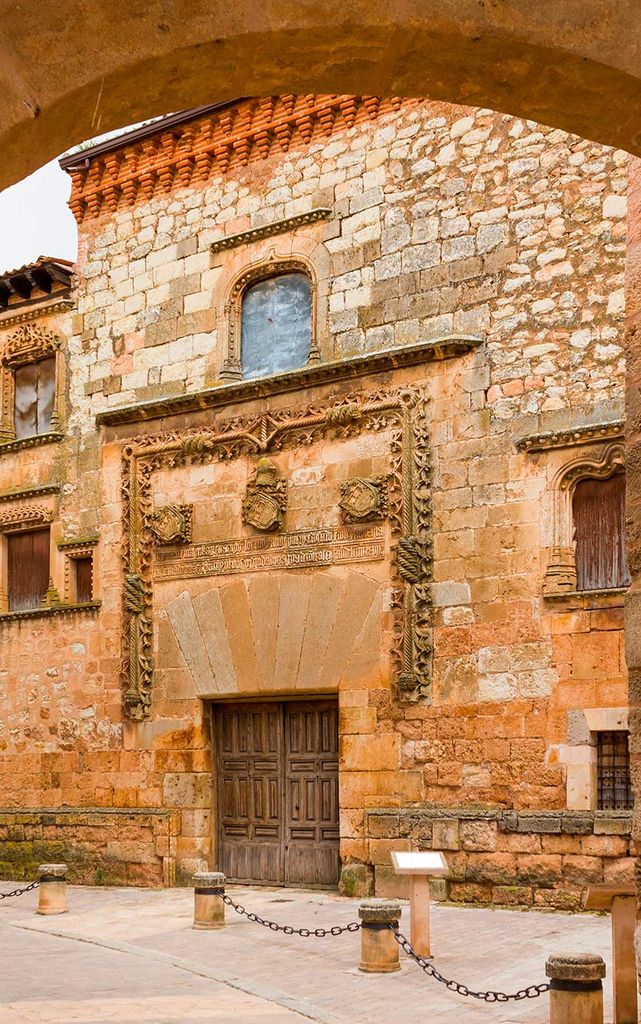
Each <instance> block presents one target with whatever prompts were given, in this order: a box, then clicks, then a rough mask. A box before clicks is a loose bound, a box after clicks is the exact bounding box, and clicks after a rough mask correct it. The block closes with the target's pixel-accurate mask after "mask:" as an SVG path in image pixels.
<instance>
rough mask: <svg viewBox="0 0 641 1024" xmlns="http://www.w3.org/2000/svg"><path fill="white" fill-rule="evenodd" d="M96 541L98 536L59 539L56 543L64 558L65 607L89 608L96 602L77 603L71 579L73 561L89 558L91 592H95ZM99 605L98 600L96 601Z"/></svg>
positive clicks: (96, 582) (96, 584)
mask: <svg viewBox="0 0 641 1024" xmlns="http://www.w3.org/2000/svg"><path fill="white" fill-rule="evenodd" d="M97 543H98V537H95V536H91V537H78V538H77V539H75V540H73V539H71V540H59V541H58V542H57V544H56V547H57V548H58V551H61V552H63V554H64V555H65V560H64V590H63V593H64V600H65V607H67V608H69V607H74V608H78V609H79V608H89V607H93V606H94V605H95V604H96V602H95V601H91V602H85V603H83V604H80V603H78V601H77V600H76V596H77V595H76V593H75V586H74V581H73V579H72V569H73V563H74V562H75V561H76V560H77V559H79V558H89V559H91V593H92V594H95V593H96V589H97V586H98V581H97V579H96V559H95V556H94V548H95V547H96V545H97ZM97 604H98V605H99V604H100V602H97Z"/></svg>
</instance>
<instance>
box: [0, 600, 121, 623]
mask: <svg viewBox="0 0 641 1024" xmlns="http://www.w3.org/2000/svg"><path fill="white" fill-rule="evenodd" d="M101 607H102V601H88V602H87V604H57V605H54V606H53V607H50V608H27V609H25V610H24V611H20V612H2V614H0V624H2V623H3V622H20V621H22V619H50V618H52V617H53V616H54V615H75V614H77V613H78V612H95V611H98V609H99V608H101Z"/></svg>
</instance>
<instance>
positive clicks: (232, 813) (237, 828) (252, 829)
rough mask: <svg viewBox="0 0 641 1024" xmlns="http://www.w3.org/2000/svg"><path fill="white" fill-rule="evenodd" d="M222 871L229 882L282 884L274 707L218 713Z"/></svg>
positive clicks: (225, 709) (240, 706) (228, 708)
mask: <svg viewBox="0 0 641 1024" xmlns="http://www.w3.org/2000/svg"><path fill="white" fill-rule="evenodd" d="M216 718H217V740H218V752H219V756H218V765H219V767H218V772H219V784H218V792H219V818H220V856H221V870H222V871H224V873H225V875H226V876H227V877H228V878H229V879H230V880H231V879H233V880H235V881H252V880H254V879H257V880H258V879H259V880H261V881H264V882H275V883H278V882H280V881H281V878H282V874H283V867H282V828H281V815H280V804H281V799H282V797H281V774H282V769H281V761H282V735H281V734H282V724H281V710H280V707H279V706H278V705H277V704H236V705H224V706H222V707H221V708H220V709H219V710H218V712H217V716H216Z"/></svg>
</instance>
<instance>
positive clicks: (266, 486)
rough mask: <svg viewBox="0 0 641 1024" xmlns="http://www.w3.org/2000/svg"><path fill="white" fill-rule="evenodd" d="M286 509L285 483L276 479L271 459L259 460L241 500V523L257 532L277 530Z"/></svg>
mask: <svg viewBox="0 0 641 1024" xmlns="http://www.w3.org/2000/svg"><path fill="white" fill-rule="evenodd" d="M286 507H287V482H286V481H285V480H279V479H278V469H277V468H276V466H275V465H274V463H273V462H272V461H271V459H266V458H264V459H259V460H258V463H257V465H256V470H255V472H254V475H253V476H252V478H251V480H250V481H249V483H248V484H247V491H246V493H245V498H244V500H243V522H245V523H247V524H248V525H249V526H253V527H255V529H257V530H264V531H269V530H279V529H280V528H281V526H282V525H283V515H284V513H285V509H286Z"/></svg>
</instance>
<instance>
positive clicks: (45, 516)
mask: <svg viewBox="0 0 641 1024" xmlns="http://www.w3.org/2000/svg"><path fill="white" fill-rule="evenodd" d="M52 520H53V512H52V510H51V509H49V508H44V507H43V506H42V505H22V506H17V507H16V508H3V509H0V533H8V532H9V531H13V530H24V529H29V528H31V527H32V526H46V525H47V524H48V523H50V522H52Z"/></svg>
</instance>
